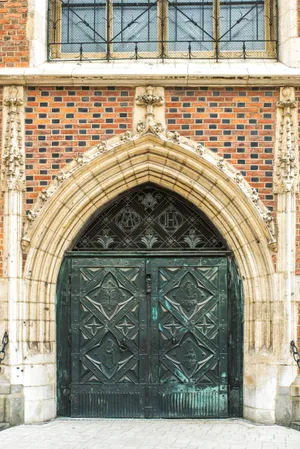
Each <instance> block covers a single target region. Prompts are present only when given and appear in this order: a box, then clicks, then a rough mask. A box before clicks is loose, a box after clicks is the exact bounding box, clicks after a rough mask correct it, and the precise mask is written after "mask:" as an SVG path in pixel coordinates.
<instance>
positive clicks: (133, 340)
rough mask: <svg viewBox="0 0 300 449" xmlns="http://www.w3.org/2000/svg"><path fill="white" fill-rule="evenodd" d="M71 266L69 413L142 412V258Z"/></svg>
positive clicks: (112, 414) (82, 261)
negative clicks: (70, 378)
mask: <svg viewBox="0 0 300 449" xmlns="http://www.w3.org/2000/svg"><path fill="white" fill-rule="evenodd" d="M72 268H73V270H72V305H71V313H72V326H71V328H72V387H71V414H72V416H73V417H80V416H81V417H83V416H85V417H116V418H117V417H119V418H120V417H143V416H144V407H145V404H144V384H145V363H144V360H145V351H146V331H147V329H146V321H145V317H146V310H145V306H146V301H145V262H144V260H141V259H131V260H130V259H126V260H125V259H113V260H110V259H100V258H95V259H76V260H73V263H72ZM124 404H126V407H124Z"/></svg>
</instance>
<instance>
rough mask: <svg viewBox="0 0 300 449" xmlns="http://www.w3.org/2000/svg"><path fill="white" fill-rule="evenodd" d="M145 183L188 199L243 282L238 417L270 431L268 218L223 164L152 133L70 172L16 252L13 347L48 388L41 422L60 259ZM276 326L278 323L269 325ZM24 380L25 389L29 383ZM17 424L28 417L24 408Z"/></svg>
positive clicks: (84, 159)
mask: <svg viewBox="0 0 300 449" xmlns="http://www.w3.org/2000/svg"><path fill="white" fill-rule="evenodd" d="M146 182H151V183H153V184H156V185H159V186H161V187H165V188H167V189H169V190H172V191H174V192H176V193H178V194H179V195H181V196H183V197H184V198H187V199H188V200H189V201H190V202H191V203H193V204H194V205H195V206H196V207H198V208H200V209H201V210H202V211H203V212H204V213H205V214H206V215H207V217H208V218H209V219H210V220H211V221H212V222H213V223H214V225H215V226H216V227H217V229H218V230H219V232H220V233H221V234H222V236H223V237H224V238H225V239H226V241H227V242H228V245H229V247H230V248H231V250H232V251H233V253H234V256H235V260H236V262H237V264H238V267H239V271H240V274H241V276H242V278H243V285H244V297H245V313H244V316H245V326H244V335H245V341H244V352H245V358H244V362H245V369H244V384H245V387H244V416H245V417H247V418H250V419H254V420H257V421H262V422H274V413H275V395H276V387H277V384H276V372H277V371H276V370H277V365H276V363H277V362H276V360H277V357H278V356H277V355H276V353H275V351H274V350H273V348H274V347H276V342H275V340H276V339H279V340H280V339H281V335H280V333H278V332H276V333H274V332H273V329H274V328H276V326H277V322H276V319H277V318H276V316H275V315H274V313H273V307H274V303H275V301H276V300H277V298H276V296H275V289H274V266H273V263H272V249H271V247H272V246H274V244H275V235H274V229H273V226H272V225H273V224H272V220H271V217H270V215H269V214H268V212H267V210H266V209H265V208H264V206H263V204H262V203H261V202H260V200H259V199H258V196H257V193H256V191H252V189H251V188H250V186H249V185H248V184H247V183H246V182H245V181H244V179H243V177H242V175H241V174H240V173H239V172H236V170H235V169H233V168H232V167H231V166H229V165H228V164H226V163H225V161H224V160H223V159H220V158H218V157H217V156H215V155H214V154H213V153H211V152H209V151H205V150H204V149H203V147H201V146H199V144H198V145H197V144H195V143H194V142H191V141H189V140H188V139H183V138H181V137H180V136H178V135H177V133H173V134H168V135H167V136H165V135H164V134H162V133H161V132H160V130H154V129H152V130H151V129H148V130H147V131H146V132H144V133H142V134H138V135H136V136H130V134H125V135H123V136H122V137H121V139H118V138H114V139H112V140H111V141H109V142H108V143H107V144H104V143H103V144H100V145H98V147H96V148H94V149H92V150H90V151H89V152H87V153H85V155H83V156H81V157H80V158H78V159H77V161H76V162H75V161H74V162H72V163H71V164H70V165H69V166H68V167H67V169H66V170H65V171H64V172H63V173H61V174H60V175H59V176H58V177H57V179H56V180H55V181H54V182H53V183H52V184H51V185H50V187H49V189H48V190H47V191H44V192H42V194H41V196H40V198H39V200H38V202H37V204H36V205H35V207H34V208H33V210H32V211H31V213H30V215H29V224H28V226H27V229H26V230H25V235H24V238H23V247H24V249H26V251H27V253H28V254H27V261H26V266H25V271H24V277H23V278H24V286H25V291H24V295H25V298H24V304H25V305H24V309H23V317H22V318H23V319H22V322H23V323H24V326H21V327H20V330H19V332H20V334H19V340H20V341H27V342H29V350H28V349H27V348H26V349H24V351H25V352H26V354H24V355H26V357H27V359H28V360H30V361H31V363H34V361H36V363H37V365H39V364H42V367H39V368H38V369H40V374H39V385H43V386H45V388H47V387H48V390H49V388H50V390H51V394H52V396H51V394H50V393H49V397H48V398H47V401H48V408H47V412H46V413H45V414H44V416H43V419H48V418H52V417H54V416H55V409H56V407H55V389H54V384H55V380H54V379H55V372H56V367H55V362H54V360H55V357H54V351H55V318H54V317H55V290H56V282H57V276H58V272H59V268H60V265H61V262H62V260H63V255H64V251H66V250H68V249H69V248H70V247H71V245H72V243H73V242H74V240H75V238H76V237H77V235H78V233H79V231H80V230H81V229H82V228H83V226H84V225H85V224H86V222H87V220H88V219H89V218H90V217H91V216H92V215H93V214H94V213H95V212H96V211H97V210H98V209H99V207H101V206H103V205H104V204H106V203H107V202H108V201H109V200H112V199H113V198H114V197H115V196H116V195H117V194H119V193H122V192H124V191H126V190H128V189H129V188H131V187H134V186H137V185H139V184H143V183H146ZM279 319H280V317H278V320H279ZM32 375H33V374H29V375H28V376H27V378H26V379H25V380H24V389H25V397H26V386H27V385H28V386H29V385H30V382H32V377H31V376H32ZM25 420H26V421H27V422H30V421H31V422H32V421H34V420H36V415H34V413H33V412H32V403H31V404H29V405H28V406H27V405H26V401H25Z"/></svg>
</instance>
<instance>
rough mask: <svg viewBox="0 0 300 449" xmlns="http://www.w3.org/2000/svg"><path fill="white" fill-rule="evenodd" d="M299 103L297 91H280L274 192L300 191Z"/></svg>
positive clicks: (290, 88)
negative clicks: (299, 171) (296, 98)
mask: <svg viewBox="0 0 300 449" xmlns="http://www.w3.org/2000/svg"><path fill="white" fill-rule="evenodd" d="M296 106H297V103H296V101H295V89H294V88H293V87H284V88H281V90H280V101H279V102H278V103H277V127H278V131H277V132H278V134H277V141H276V161H275V170H274V192H275V193H284V192H297V191H298V148H297V110H296Z"/></svg>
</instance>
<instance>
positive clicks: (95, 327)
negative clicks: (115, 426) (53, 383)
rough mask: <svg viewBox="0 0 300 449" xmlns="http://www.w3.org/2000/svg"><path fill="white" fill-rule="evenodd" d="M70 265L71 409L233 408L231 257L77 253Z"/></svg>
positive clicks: (125, 413) (190, 412)
mask: <svg viewBox="0 0 300 449" xmlns="http://www.w3.org/2000/svg"><path fill="white" fill-rule="evenodd" d="M71 270H72V274H71V288H72V291H71V336H72V354H71V360H72V383H71V416H73V417H106V418H109V417H110V418H123V417H128V418H129V417H132V418H139V417H147V418H151V417H155V418H173V417H174V418H175V417H176V418H184V417H186V418H188V417H191V418H192V417H195V418H196V417H226V416H228V395H227V384H228V375H227V370H228V360H227V333H228V330H227V321H228V319H227V259H226V258H225V257H211V258H208V257H205V258H204V257H203V258H199V257H186V258H177V259H176V258H164V257H155V258H154V257H145V258H142V257H136V258H134V257H132V258H120V259H118V258H111V259H109V258H104V257H95V258H92V257H89V258H76V259H75V258H73V259H72V268H71Z"/></svg>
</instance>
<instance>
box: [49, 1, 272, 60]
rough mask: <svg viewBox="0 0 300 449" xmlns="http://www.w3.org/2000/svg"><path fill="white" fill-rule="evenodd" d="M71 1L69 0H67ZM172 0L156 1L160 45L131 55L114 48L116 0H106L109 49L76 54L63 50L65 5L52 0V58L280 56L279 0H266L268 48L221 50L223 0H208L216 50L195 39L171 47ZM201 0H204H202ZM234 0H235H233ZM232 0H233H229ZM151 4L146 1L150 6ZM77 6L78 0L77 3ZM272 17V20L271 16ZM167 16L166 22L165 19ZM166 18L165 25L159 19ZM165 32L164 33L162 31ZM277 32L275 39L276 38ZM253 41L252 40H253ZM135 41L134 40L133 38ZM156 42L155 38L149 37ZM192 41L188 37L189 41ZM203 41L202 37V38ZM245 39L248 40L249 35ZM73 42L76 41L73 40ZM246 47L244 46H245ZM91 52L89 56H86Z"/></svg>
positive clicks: (128, 58) (163, 58)
mask: <svg viewBox="0 0 300 449" xmlns="http://www.w3.org/2000/svg"><path fill="white" fill-rule="evenodd" d="M63 1H68V0H63ZM169 1H170V0H156V2H154V3H153V5H155V6H153V7H155V9H156V11H157V49H156V51H138V50H137V49H135V51H134V52H133V51H132V52H128V53H130V56H127V57H126V56H125V52H118V51H114V50H113V45H114V43H113V39H114V36H113V8H114V5H113V2H114V0H106V2H105V1H103V3H106V11H107V15H106V17H107V23H109V24H110V22H112V24H111V25H108V26H107V28H106V32H108V33H109V38H106V41H105V42H104V45H105V46H106V51H105V52H84V51H83V52H82V51H81V50H80V51H79V53H77V56H75V52H64V51H63V50H62V46H63V45H64V44H63V43H62V22H63V21H62V8H63V6H62V5H61V0H49V18H48V60H49V61H53V60H65V61H76V60H79V61H84V60H87V61H88V60H106V61H110V60H132V59H136V60H138V59H155V60H157V59H161V60H165V59H182V60H185V59H190V60H194V59H215V60H217V61H218V60H223V59H237V60H239V59H276V57H277V56H278V29H277V16H278V14H277V10H278V7H277V0H264V40H263V41H262V42H264V45H265V49H262V50H249V51H248V50H247V48H246V46H245V48H243V50H230V49H229V50H221V49H220V47H221V45H222V41H220V40H219V39H220V34H219V31H218V30H219V29H220V26H219V20H220V15H221V2H222V1H223V0H210V1H209V2H208V3H210V2H211V3H212V12H213V17H214V18H215V19H214V18H212V30H213V40H212V41H211V42H212V50H211V51H210V50H207V51H205V50H203V51H200V50H199V51H197V50H196V51H193V49H192V45H190V44H191V43H192V42H193V41H191V42H190V43H189V47H188V48H187V50H186V51H177V50H175V51H172V50H171V51H169V42H170V39H169V23H168V20H167V19H168V7H169ZM199 1H200V0H199ZM231 1H232V0H231ZM251 1H252V2H253V3H254V2H255V1H257V2H259V1H261V0H249V3H250V2H251ZM229 2H230V0H229ZM146 5H147V4H145V6H146ZM74 6H75V7H76V3H75V4H74ZM51 7H52V10H53V9H55V10H56V13H55V16H56V21H55V22H56V25H55V27H54V26H53V27H52V28H51V26H50V17H51V13H52V12H53V11H51ZM267 12H269V14H270V17H271V19H272V22H273V24H272V25H271V24H270V23H268V17H269V16H268V14H267ZM271 19H270V20H271ZM165 20H166V23H164V22H165ZM160 21H162V22H163V25H162V24H160V23H159V22H160ZM162 33H163V34H162ZM272 35H273V39H272ZM250 41H251V40H250ZM132 42H133V43H135V42H134V41H132ZM149 42H155V41H149ZM186 42H187V43H188V41H186ZM199 42H202V41H199ZM232 42H243V41H242V40H241V41H234V40H233V41H232ZM244 42H247V39H245V41H244ZM75 44H76V45H81V44H80V43H77V42H76V43H75ZM69 45H72V42H70V43H69ZM243 47H244V46H243ZM85 55H88V56H85Z"/></svg>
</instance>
